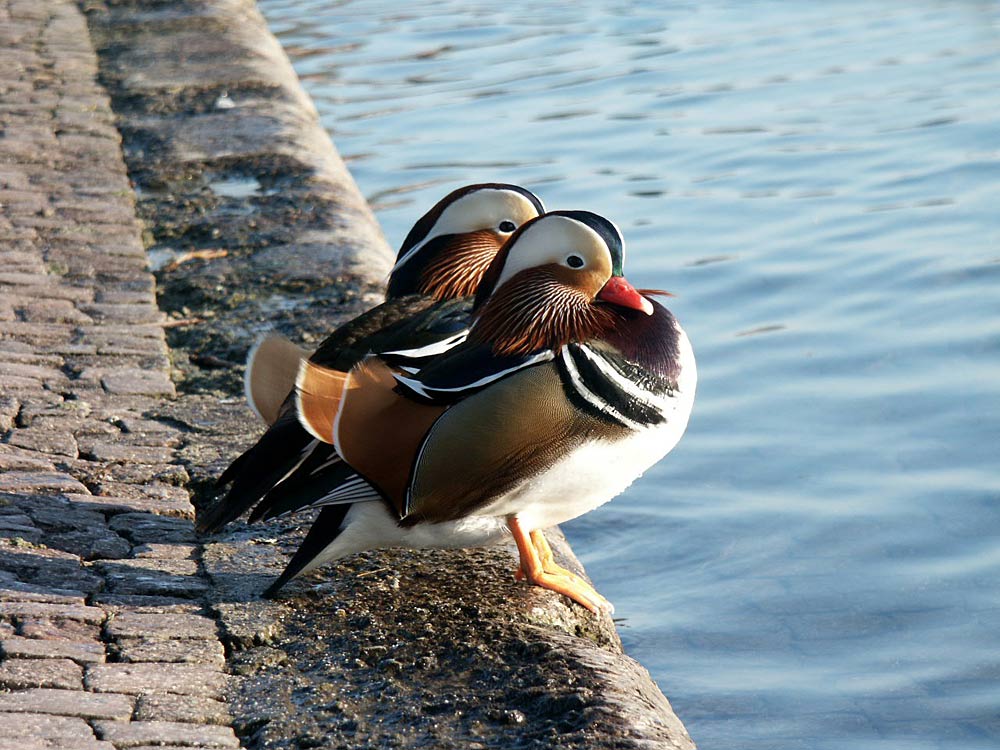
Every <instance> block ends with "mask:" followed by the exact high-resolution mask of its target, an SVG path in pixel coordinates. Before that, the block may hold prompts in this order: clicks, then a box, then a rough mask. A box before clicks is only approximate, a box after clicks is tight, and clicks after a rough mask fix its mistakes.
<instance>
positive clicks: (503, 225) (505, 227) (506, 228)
mask: <svg viewBox="0 0 1000 750" xmlns="http://www.w3.org/2000/svg"><path fill="white" fill-rule="evenodd" d="M497 229H499V230H500V231H501V232H504V233H506V234H510V233H511V232H513V231H514V230H515V229H517V224H515V223H514V222H513V221H501V222H500V226H499V227H497Z"/></svg>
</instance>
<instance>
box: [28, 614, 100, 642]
mask: <svg viewBox="0 0 1000 750" xmlns="http://www.w3.org/2000/svg"><path fill="white" fill-rule="evenodd" d="M17 632H18V634H19V635H22V636H24V637H25V638H35V639H39V640H44V641H48V642H55V641H70V642H74V643H80V642H87V641H97V640H100V637H101V626H100V625H89V624H87V623H85V622H77V621H75V620H46V619H44V618H37V617H36V618H26V619H23V620H20V621H19V623H18V626H17Z"/></svg>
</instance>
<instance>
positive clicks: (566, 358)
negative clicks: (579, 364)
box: [562, 347, 645, 431]
mask: <svg viewBox="0 0 1000 750" xmlns="http://www.w3.org/2000/svg"><path fill="white" fill-rule="evenodd" d="M562 360H563V364H564V365H565V366H566V372H568V373H569V378H570V381H571V382H572V384H573V388H575V389H576V392H577V393H579V394H580V396H581V397H583V399H584V400H585V401H586V402H587V403H589V404H590V405H591V406H593V407H594V408H596V409H597V410H598V411H601V412H604V413H605V414H608V415H609V416H611V417H612V418H613V419H614V420H616V421H617V422H620V423H621V424H623V425H625V426H626V427H629V428H630V429H633V430H636V431H639V430H642V429H644V428H645V426H644V425H641V424H639V423H638V422H633V421H632V420H631V419H629V418H628V417H626V416H625V415H624V414H622V413H621V412H620V411H618V410H617V409H615V408H614V407H613V406H611V404H609V403H607V402H606V401H603V400H602V399H601V398H599V397H598V396H597V395H596V394H595V393H594V392H593V391H591V390H590V389H589V388H587V386H585V385H584V384H583V378H581V377H580V371H579V370H577V369H576V364H575V363H574V362H573V357H572V356H571V355H570V353H569V347H563V350H562Z"/></svg>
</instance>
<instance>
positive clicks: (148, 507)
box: [0, 454, 194, 519]
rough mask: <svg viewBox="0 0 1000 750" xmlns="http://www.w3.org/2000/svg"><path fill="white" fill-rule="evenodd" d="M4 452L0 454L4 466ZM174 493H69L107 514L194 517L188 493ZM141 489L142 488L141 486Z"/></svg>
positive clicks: (77, 500) (72, 497)
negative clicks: (121, 494) (123, 495)
mask: <svg viewBox="0 0 1000 750" xmlns="http://www.w3.org/2000/svg"><path fill="white" fill-rule="evenodd" d="M2 461H3V454H0V468H2ZM172 489H174V490H176V492H175V493H174V494H172V495H170V494H166V493H162V494H161V495H160V496H158V497H148V496H143V495H138V496H136V497H106V496H104V495H67V497H68V498H70V499H71V500H72V501H73V502H75V503H77V504H79V505H81V506H82V507H85V508H89V509H91V510H96V511H100V512H101V513H105V514H107V515H118V514H119V513H142V514H147V513H152V514H159V515H163V516H173V517H177V518H187V519H191V518H194V506H192V505H191V501H190V500H188V496H187V493H186V492H184V490H182V489H181V488H179V487H174V488H172ZM140 491H141V488H140Z"/></svg>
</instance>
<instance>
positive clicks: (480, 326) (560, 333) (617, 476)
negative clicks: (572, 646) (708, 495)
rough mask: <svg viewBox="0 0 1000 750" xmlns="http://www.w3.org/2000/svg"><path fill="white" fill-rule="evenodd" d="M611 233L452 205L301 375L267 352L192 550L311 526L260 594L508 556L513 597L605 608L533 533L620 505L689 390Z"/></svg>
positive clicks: (588, 221) (277, 348)
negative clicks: (295, 525) (385, 563)
mask: <svg viewBox="0 0 1000 750" xmlns="http://www.w3.org/2000/svg"><path fill="white" fill-rule="evenodd" d="M623 253H624V246H623V241H622V237H621V234H620V233H619V231H618V228H617V227H616V226H615V225H614V224H613V223H612V222H610V221H608V220H607V219H605V218H604V217H602V216H598V215H597V214H594V213H590V212H588V211H551V212H546V211H545V210H544V208H543V206H542V203H541V201H540V200H539V199H538V198H537V197H536V196H535V195H533V194H532V193H531V192H530V191H528V190H526V189H524V188H522V187H518V186H516V185H506V184H495V183H491V184H480V185H470V186H467V187H464V188H460V189H458V190H455V191H454V192H452V193H450V194H449V195H447V196H446V197H445V198H443V199H442V200H441V201H440V202H439V203H438V204H437V205H436V206H434V208H432V209H431V210H430V211H429V212H428V213H427V214H425V215H424V216H423V217H422V218H421V219H420V220H419V221H418V222H417V223H416V224H415V225H414V227H413V229H412V230H411V231H410V232H409V234H408V235H407V237H406V239H405V241H404V242H403V246H402V248H401V249H400V251H399V254H398V256H397V260H396V263H395V265H394V266H393V268H392V271H391V273H390V276H389V281H388V286H387V290H386V301H385V302H384V303H383V304H381V305H379V306H378V307H375V308H374V309H372V310H369V311H368V312H366V313H364V314H362V315H360V316H359V317H357V318H355V319H354V320H352V321H350V322H348V323H346V324H345V325H343V326H342V327H340V328H339V329H337V330H336V331H334V333H333V334H332V335H330V336H329V337H328V338H327V339H326V340H325V341H324V342H323V343H322V345H321V346H320V347H319V349H318V350H317V351H315V352H314V353H313V354H311V355H307V353H306V352H304V351H302V350H300V349H299V348H298V347H296V346H294V345H293V344H292V343H291V342H289V341H288V340H287V339H284V338H281V337H279V336H269V337H268V338H265V339H264V340H263V341H262V342H261V343H260V344H258V345H257V347H256V348H255V349H254V350H253V351H252V352H251V354H250V358H249V360H248V364H247V376H246V386H247V387H246V390H247V397H248V400H249V402H250V405H251V406H252V407H253V409H254V410H255V411H256V412H257V414H258V415H260V417H261V418H262V419H263V420H264V421H265V422H267V423H268V424H269V427H268V429H267V431H266V432H265V433H264V434H263V436H262V437H261V438H260V440H259V441H258V442H257V444H256V445H254V446H253V447H252V448H250V449H249V450H248V451H246V452H245V453H244V454H243V455H241V456H240V457H239V458H237V459H236V460H235V461H234V462H233V463H232V465H230V466H229V468H228V469H226V471H225V472H224V473H223V474H222V476H221V477H220V479H219V484H220V486H221V485H224V484H226V483H229V482H231V483H232V486H231V488H230V489H229V492H228V494H227V495H226V497H225V498H224V499H223V500H222V501H221V502H219V503H218V504H217V505H216V506H215V507H213V508H212V509H211V510H210V511H209V512H208V513H206V514H204V515H203V516H202V517H201V518H200V519H199V524H198V526H199V529H200V530H201V531H205V532H212V531H217V530H219V529H221V528H222V527H223V526H225V525H226V524H227V523H229V522H230V521H232V520H234V519H235V518H237V517H238V516H240V515H241V514H242V513H244V512H245V511H247V510H248V509H250V508H251V507H253V511H252V512H251V514H250V520H251V521H255V520H258V519H268V518H274V517H276V516H280V515H284V514H286V513H290V512H293V511H297V510H302V509H305V508H320V512H319V515H318V517H317V518H316V520H315V522H314V523H313V526H312V527H311V529H310V531H309V533H308V534H307V536H306V537H305V539H304V540H303V542H302V544H301V546H300V547H299V549H298V551H297V552H296V553H295V555H294V556H293V557H292V559H291V561H290V562H289V564H288V566H287V568H286V569H285V571H284V572H283V573H282V574H281V576H280V577H279V578H278V579H277V580H276V581H275V582H274V583H273V584H272V585H271V586H270V588H269V589H268V590H267V591H266V592H265V595H266V596H270V595H273V594H274V593H276V592H277V591H278V589H280V588H281V587H282V586H284V585H285V584H286V583H287V582H288V581H289V580H291V579H292V578H294V577H295V576H298V575H301V574H303V573H306V572H308V571H311V570H314V569H315V568H317V567H319V566H322V565H324V564H326V563H329V562H331V561H333V560H336V559H338V558H341V557H344V556H345V555H350V554H353V553H356V552H361V551H363V550H370V549H379V548H387V547H411V548H428V547H429V548H455V547H475V546H482V545H487V544H492V543H494V542H497V541H499V540H502V539H503V538H505V537H507V536H513V538H514V541H515V543H516V545H517V549H518V553H519V556H520V567H519V569H518V570H517V577H518V578H519V579H520V578H525V579H527V580H528V581H529V582H531V583H533V584H536V585H538V586H542V587H544V588H548V589H552V590H554V591H557V592H559V593H561V594H564V595H566V596H568V597H569V598H571V599H573V600H574V601H576V602H578V603H579V604H581V605H583V606H584V607H586V608H587V609H589V610H591V611H593V612H597V611H600V610H606V611H611V605H610V604H609V603H608V602H607V600H605V599H604V597H602V596H601V595H600V594H599V593H597V591H596V590H594V588H593V587H592V586H591V585H590V584H589V583H587V582H586V581H585V580H583V579H582V578H580V577H579V576H577V575H575V574H573V573H572V572H570V571H568V570H566V569H565V568H562V567H560V566H559V565H557V564H556V562H555V561H554V559H553V556H552V551H551V549H550V548H549V545H548V543H547V542H546V540H545V537H544V535H543V533H542V530H543V529H545V528H547V527H549V526H553V525H556V524H559V523H562V522H563V521H568V520H570V519H571V518H575V517H577V516H579V515H581V514H583V513H586V512H587V511H589V510H593V509H594V508H596V507H598V506H599V505H601V504H603V503H605V502H607V501H608V500H610V499H611V498H612V497H614V496H615V495H617V494H619V493H620V492H622V491H623V490H624V489H625V488H626V487H627V486H628V485H629V484H631V483H632V481H633V480H635V479H636V478H637V477H638V476H639V475H640V474H642V472H643V471H645V470H646V469H647V468H649V467H650V466H652V465H653V464H654V463H655V462H656V461H658V460H659V459H660V458H662V457H663V456H664V455H666V453H668V452H669V451H670V450H671V449H672V448H673V447H674V445H676V443H677V441H678V440H679V439H680V437H681V435H682V434H683V432H684V430H685V427H686V426H687V422H688V416H689V414H690V411H691V406H692V403H693V400H694V392H695V383H696V380H697V375H696V370H695V361H694V355H693V353H692V351H691V345H690V343H689V342H688V339H687V336H686V335H685V333H684V331H683V330H682V329H681V327H680V325H678V323H677V321H676V320H675V319H674V316H673V315H672V314H671V313H670V312H669V311H668V310H667V309H666V308H665V307H663V306H662V305H660V304H659V303H658V302H656V301H655V300H654V299H652V297H653V296H656V295H658V294H662V293H661V292H657V291H655V290H643V291H638V290H636V289H635V288H634V287H633V286H632V285H631V284H629V283H628V281H626V280H625V277H624V275H623V272H622V262H623Z"/></svg>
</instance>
